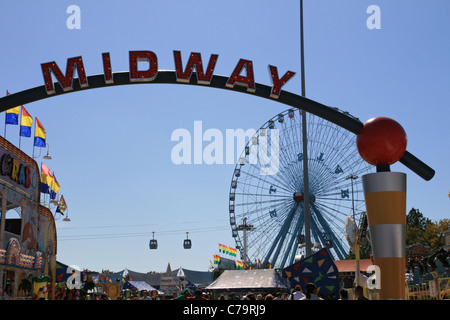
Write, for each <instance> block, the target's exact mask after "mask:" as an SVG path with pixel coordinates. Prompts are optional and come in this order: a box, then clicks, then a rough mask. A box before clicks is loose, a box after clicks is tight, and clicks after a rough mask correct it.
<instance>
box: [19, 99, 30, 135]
mask: <svg viewBox="0 0 450 320" xmlns="http://www.w3.org/2000/svg"><path fill="white" fill-rule="evenodd" d="M32 125H33V117H32V116H31V115H30V114H29V113H28V111H27V109H25V108H24V106H22V114H21V115H20V135H21V136H22V137H28V138H29V137H31V126H32Z"/></svg>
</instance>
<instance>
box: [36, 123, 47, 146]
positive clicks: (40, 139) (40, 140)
mask: <svg viewBox="0 0 450 320" xmlns="http://www.w3.org/2000/svg"><path fill="white" fill-rule="evenodd" d="M46 137H47V133H46V132H45V129H44V126H43V125H42V123H41V122H40V121H39V120H38V118H36V122H35V124H34V146H35V147H45V139H46Z"/></svg>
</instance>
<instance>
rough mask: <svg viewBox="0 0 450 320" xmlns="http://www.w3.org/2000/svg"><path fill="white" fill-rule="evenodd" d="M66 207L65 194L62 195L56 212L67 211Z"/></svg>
mask: <svg viewBox="0 0 450 320" xmlns="http://www.w3.org/2000/svg"><path fill="white" fill-rule="evenodd" d="M66 209H67V204H66V201H65V200H64V196H61V199H60V200H59V204H58V207H56V212H57V213H61V214H64V211H66Z"/></svg>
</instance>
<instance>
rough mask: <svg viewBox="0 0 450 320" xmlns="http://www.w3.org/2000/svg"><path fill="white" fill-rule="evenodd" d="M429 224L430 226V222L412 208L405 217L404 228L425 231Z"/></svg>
mask: <svg viewBox="0 0 450 320" xmlns="http://www.w3.org/2000/svg"><path fill="white" fill-rule="evenodd" d="M429 224H431V220H430V219H428V218H425V217H424V216H423V214H422V212H420V210H419V209H414V208H412V209H411V210H410V211H409V213H408V214H407V215H406V228H418V229H419V230H421V231H425V229H426V227H427V226H428V225H429Z"/></svg>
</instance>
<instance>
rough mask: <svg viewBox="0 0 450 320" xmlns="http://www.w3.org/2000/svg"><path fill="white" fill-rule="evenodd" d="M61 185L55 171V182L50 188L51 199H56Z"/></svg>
mask: <svg viewBox="0 0 450 320" xmlns="http://www.w3.org/2000/svg"><path fill="white" fill-rule="evenodd" d="M60 188H61V186H60V185H59V183H58V181H57V180H56V176H55V173H54V172H53V182H52V186H51V190H50V199H52V200H53V199H55V197H56V194H57V193H58V191H59V189H60Z"/></svg>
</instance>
